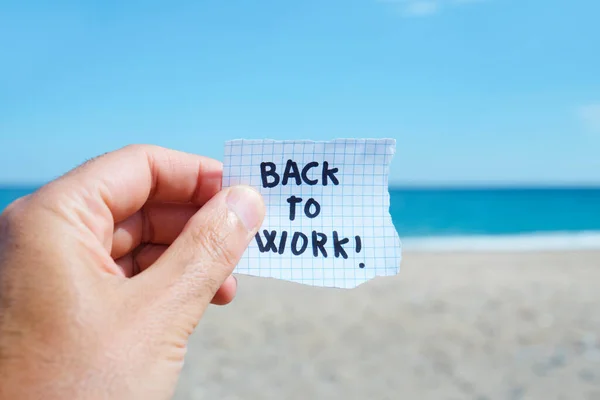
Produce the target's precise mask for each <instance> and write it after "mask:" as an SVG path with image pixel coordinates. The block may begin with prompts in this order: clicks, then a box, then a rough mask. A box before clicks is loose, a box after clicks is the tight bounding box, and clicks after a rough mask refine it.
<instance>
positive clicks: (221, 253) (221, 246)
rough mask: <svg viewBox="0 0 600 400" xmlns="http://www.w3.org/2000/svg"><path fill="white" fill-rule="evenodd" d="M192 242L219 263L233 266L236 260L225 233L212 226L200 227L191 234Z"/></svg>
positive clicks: (234, 252)
mask: <svg viewBox="0 0 600 400" xmlns="http://www.w3.org/2000/svg"><path fill="white" fill-rule="evenodd" d="M192 237H193V238H194V242H195V243H196V244H197V245H198V246H199V247H200V248H202V249H203V250H204V252H205V253H206V254H207V255H209V257H210V259H212V260H213V261H214V262H217V263H219V264H223V265H226V266H233V265H234V264H235V263H236V262H237V258H238V257H237V254H236V251H235V249H234V248H233V247H232V246H230V245H229V243H228V240H227V235H224V234H223V232H219V231H218V230H217V229H215V228H212V227H206V226H205V227H201V228H199V229H197V230H195V232H194V233H193V234H192Z"/></svg>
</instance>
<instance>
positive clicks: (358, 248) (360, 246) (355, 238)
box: [354, 235, 365, 268]
mask: <svg viewBox="0 0 600 400" xmlns="http://www.w3.org/2000/svg"><path fill="white" fill-rule="evenodd" d="M354 241H355V243H356V253H357V254H358V253H360V251H361V250H362V242H361V240H360V236H358V235H357V236H354ZM358 267H359V268H364V267H365V263H360V264H358Z"/></svg>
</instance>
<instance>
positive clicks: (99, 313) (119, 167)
mask: <svg viewBox="0 0 600 400" xmlns="http://www.w3.org/2000/svg"><path fill="white" fill-rule="evenodd" d="M221 177H222V166H221V164H220V163H219V162H218V161H215V160H212V159H208V158H204V157H200V156H197V155H191V154H186V153H181V152H176V151H172V150H168V149H164V148H159V147H153V146H129V147H125V148H123V149H120V150H118V151H116V152H113V153H107V154H105V155H103V156H101V157H98V158H96V159H94V160H92V161H89V162H87V163H86V164H84V165H82V166H80V167H79V168H77V169H75V170H73V171H71V172H69V173H68V174H66V175H65V176H62V177H60V178H58V179H57V180H55V181H53V182H51V183H49V184H48V185H46V186H44V187H42V188H41V189H39V190H38V191H37V192H36V193H34V194H32V195H29V196H27V197H24V198H22V199H19V200H17V201H16V202H14V203H13V204H12V205H10V206H9V207H8V208H7V209H6V210H5V212H4V213H3V214H2V215H1V216H0V399H2V400H4V399H17V398H18V399H42V398H43V399H168V398H170V397H171V396H172V395H173V393H174V390H175V386H176V384H177V380H178V377H179V374H180V371H181V369H182V366H183V362H184V357H185V354H186V347H187V343H188V338H189V336H190V334H191V333H192V332H193V331H194V329H195V327H196V325H197V324H198V322H199V321H200V319H201V317H202V315H203V313H204V311H205V310H206V308H207V307H208V306H209V304H210V303H213V304H217V305H224V304H227V303H229V302H230V301H232V299H233V298H234V296H235V292H236V287H237V282H236V280H235V278H234V277H233V276H232V275H231V274H232V271H233V269H234V267H235V265H236V264H237V262H238V261H239V259H240V257H241V256H242V254H243V252H244V251H245V249H246V248H247V246H248V244H249V242H250V240H251V239H252V238H253V236H254V234H255V233H256V231H257V229H258V228H259V227H260V225H261V223H262V220H263V218H264V213H265V208H264V204H263V200H262V198H261V196H260V194H259V193H258V192H256V191H255V190H254V189H251V188H249V187H245V186H237V187H233V188H228V189H222V188H221Z"/></svg>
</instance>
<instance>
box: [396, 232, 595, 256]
mask: <svg viewBox="0 0 600 400" xmlns="http://www.w3.org/2000/svg"><path fill="white" fill-rule="evenodd" d="M402 247H403V249H404V250H406V251H435V252H454V251H460V252H463V251H464V252H482V251H502V252H508V251H518V252H521V251H557V250H560V251H567V250H571V251H572V250H599V249H600V231H587V232H547V233H546V232H544V233H528V234H515V235H473V236H429V237H405V238H402Z"/></svg>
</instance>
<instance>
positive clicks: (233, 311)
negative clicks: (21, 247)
mask: <svg viewBox="0 0 600 400" xmlns="http://www.w3.org/2000/svg"><path fill="white" fill-rule="evenodd" d="M598 15H600V3H599V2H597V1H594V0H578V1H573V2H565V1H559V0H544V1H542V0H531V1H528V2H522V1H521V2H520V1H516V0H344V1H341V0H318V1H317V0H305V1H302V2H289V1H278V0H255V1H243V0H234V1H226V2H225V1H218V0H202V1H186V0H183V1H177V2H166V1H155V0H148V1H144V2H138V1H130V2H118V1H102V2H100V1H69V0H57V1H54V2H42V1H33V0H21V1H12V0H4V1H0V210H2V209H3V208H4V207H6V206H7V205H8V204H9V203H10V202H12V201H13V200H14V199H16V198H18V197H20V196H23V195H25V194H27V193H30V192H31V191H33V190H35V189H36V188H37V187H39V186H40V185H42V184H44V183H45V182H48V181H49V180H52V179H54V178H56V177H57V176H60V175H61V174H63V173H64V172H66V171H68V170H69V169H71V168H73V167H75V166H77V165H78V164H80V163H82V162H84V161H86V160H87V159H89V158H92V157H94V156H97V155H99V154H102V153H104V152H107V151H111V150H115V149H117V148H119V147H122V146H124V145H127V144H131V143H151V144H156V145H161V146H165V147H169V148H174V149H178V150H182V151H187V152H193V153H198V154H202V155H207V156H210V157H213V158H216V159H222V156H223V150H224V142H225V140H229V139H236V138H248V139H250V138H271V139H315V140H324V139H333V138H338V137H391V138H395V139H396V141H397V153H396V155H395V157H394V159H393V161H392V164H391V168H390V194H391V207H390V212H391V214H392V217H393V220H394V223H395V225H396V228H397V229H398V232H399V234H400V236H401V239H402V240H403V246H404V260H403V264H402V266H401V272H400V274H399V275H398V276H396V277H393V278H387V279H375V280H373V281H372V282H369V283H367V284H364V285H362V286H361V287H359V288H357V289H355V290H351V291H343V290H342V291H340V290H333V289H317V288H311V287H306V286H302V285H298V284H293V283H290V282H282V281H274V280H268V279H258V278H252V277H246V276H241V277H239V278H240V292H239V295H238V297H237V299H236V300H235V301H234V303H232V304H231V305H230V306H228V307H225V308H214V309H210V310H209V313H208V314H207V316H206V318H205V319H204V320H203V323H202V324H201V325H200V327H199V329H198V331H197V332H196V333H195V334H194V337H193V339H192V343H191V345H190V353H189V356H188V361H187V363H186V367H185V370H184V374H183V377H182V380H181V382H180V385H179V388H178V392H177V395H176V398H178V399H200V398H219V399H307V398H314V399H330V398H332V399H338V398H339V399H479V400H483V399H600V336H599V335H600V313H599V312H598V310H599V309H600V290H599V289H598V288H600V157H599V156H598V155H599V154H600V78H599V77H598V71H600V55H599V54H600V53H598V51H597V49H598V47H599V46H600V26H599V25H598V23H597V20H598Z"/></svg>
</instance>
